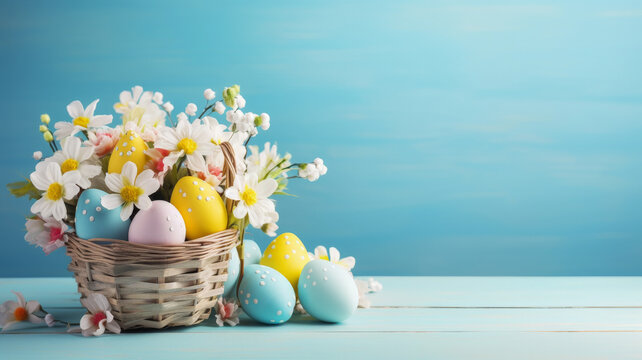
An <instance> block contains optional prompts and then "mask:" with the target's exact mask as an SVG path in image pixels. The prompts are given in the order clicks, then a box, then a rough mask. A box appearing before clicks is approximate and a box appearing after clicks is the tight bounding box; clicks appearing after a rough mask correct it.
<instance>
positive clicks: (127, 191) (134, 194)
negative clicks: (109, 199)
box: [120, 185, 143, 203]
mask: <svg viewBox="0 0 642 360" xmlns="http://www.w3.org/2000/svg"><path fill="white" fill-rule="evenodd" d="M140 195H143V189H141V188H139V187H138V186H134V185H125V186H123V188H122V189H120V197H122V198H123V200H125V202H126V203H130V202H136V200H138V197H139V196H140Z"/></svg>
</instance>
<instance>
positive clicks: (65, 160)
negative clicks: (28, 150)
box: [45, 136, 102, 189]
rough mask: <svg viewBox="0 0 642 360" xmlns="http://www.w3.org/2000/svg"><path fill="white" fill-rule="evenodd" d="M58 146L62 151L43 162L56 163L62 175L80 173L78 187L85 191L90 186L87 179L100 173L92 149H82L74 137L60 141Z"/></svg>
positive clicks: (79, 141) (79, 142) (78, 140)
mask: <svg viewBox="0 0 642 360" xmlns="http://www.w3.org/2000/svg"><path fill="white" fill-rule="evenodd" d="M60 145H61V146H62V149H61V150H59V151H56V153H55V154H53V156H52V157H50V158H48V159H46V160H45V161H53V162H55V163H58V165H60V170H61V171H62V173H63V174H65V173H67V172H69V171H74V170H77V171H78V172H80V180H79V181H78V185H80V187H81V188H83V189H87V188H88V187H89V186H91V182H90V181H89V179H91V178H93V177H94V176H97V175H99V174H100V173H101V172H102V168H101V166H100V165H98V159H96V158H94V157H93V155H94V149H93V148H91V147H83V146H82V141H81V140H80V139H79V138H77V137H75V136H70V137H67V138H64V139H62V142H61V143H60Z"/></svg>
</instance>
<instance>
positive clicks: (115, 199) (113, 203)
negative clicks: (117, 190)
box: [100, 194, 124, 210]
mask: <svg viewBox="0 0 642 360" xmlns="http://www.w3.org/2000/svg"><path fill="white" fill-rule="evenodd" d="M123 203H124V201H123V198H122V197H121V196H120V194H108V195H104V196H103V197H102V198H100V204H101V205H102V206H103V207H104V208H105V209H107V210H113V209H115V208H117V207H119V206H120V205H122V204H123Z"/></svg>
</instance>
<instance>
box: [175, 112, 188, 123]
mask: <svg viewBox="0 0 642 360" xmlns="http://www.w3.org/2000/svg"><path fill="white" fill-rule="evenodd" d="M176 119H178V122H181V121H187V120H188V119H187V115H185V113H184V112H182V113H179V114H178V115H176Z"/></svg>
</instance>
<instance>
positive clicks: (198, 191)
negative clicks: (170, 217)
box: [170, 176, 227, 240]
mask: <svg viewBox="0 0 642 360" xmlns="http://www.w3.org/2000/svg"><path fill="white" fill-rule="evenodd" d="M170 203H172V205H174V206H175V207H176V208H177V209H178V212H180V213H181V216H183V220H185V230H186V234H185V237H186V238H187V240H193V239H198V238H200V237H203V236H206V235H209V234H213V233H216V232H219V231H223V230H225V229H226V228H227V210H226V209H225V204H224V203H223V199H221V196H220V195H219V194H218V193H217V192H216V189H215V188H214V187H213V186H212V185H210V184H208V183H207V182H205V181H203V180H201V179H199V178H197V177H194V176H185V177H182V178H181V179H180V180H178V182H177V183H176V185H174V190H173V191H172V197H171V199H170Z"/></svg>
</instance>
